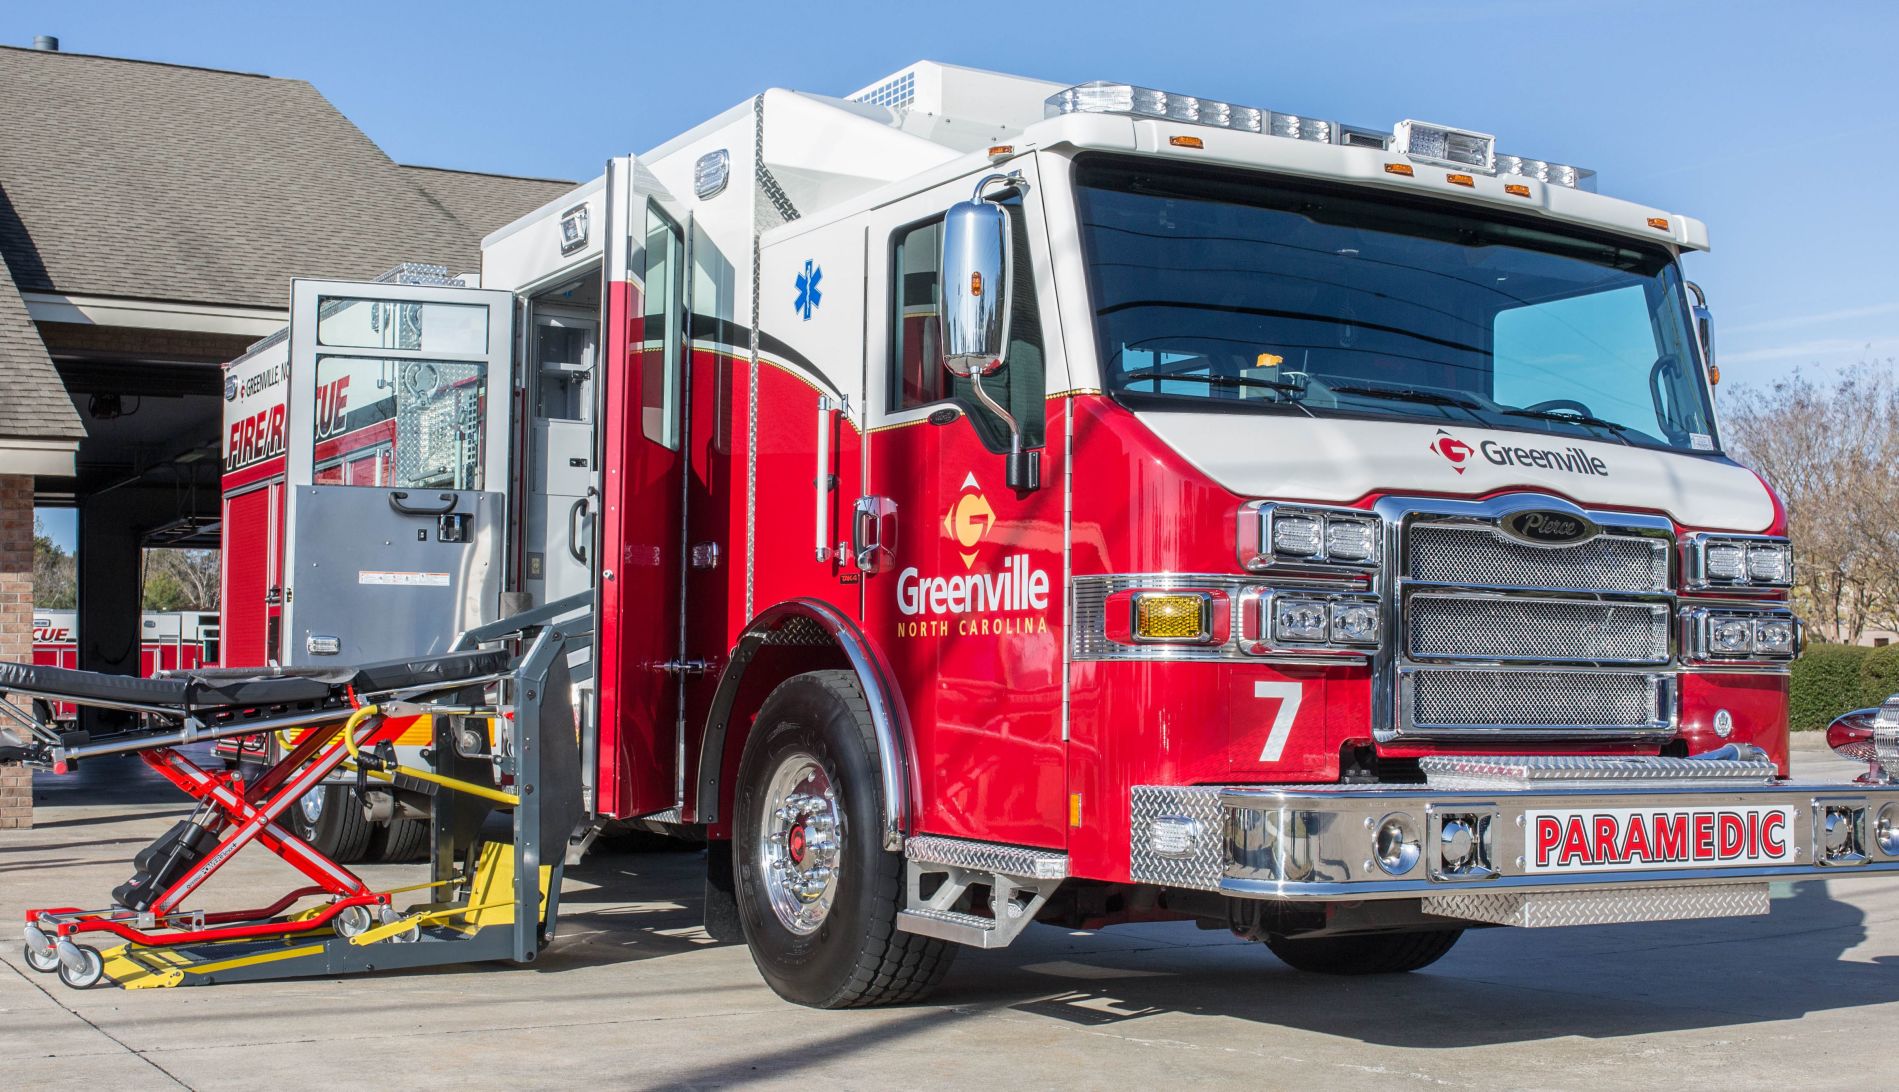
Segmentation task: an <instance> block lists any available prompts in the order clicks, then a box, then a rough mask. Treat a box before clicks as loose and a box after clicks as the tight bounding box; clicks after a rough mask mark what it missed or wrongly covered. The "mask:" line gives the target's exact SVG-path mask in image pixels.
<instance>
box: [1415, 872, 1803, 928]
mask: <svg viewBox="0 0 1899 1092" xmlns="http://www.w3.org/2000/svg"><path fill="white" fill-rule="evenodd" d="M1423 901H1424V912H1425V913H1427V914H1434V915H1436V916H1438V917H1441V918H1462V919H1464V920H1466V921H1484V922H1489V923H1491V924H1493V925H1515V926H1517V927H1519V928H1523V929H1545V928H1553V927H1556V926H1562V925H1621V924H1624V923H1627V922H1636V921H1691V920H1694V919H1697V918H1739V917H1748V916H1751V915H1757V914H1765V913H1767V911H1768V898H1767V885H1766V884H1764V883H1729V884H1706V885H1703V886H1699V887H1679V886H1674V887H1623V888H1616V889H1613V890H1606V891H1525V892H1518V893H1510V892H1504V891H1489V892H1476V891H1472V892H1463V893H1460V894H1455V895H1430V896H1426V897H1425V899H1424V900H1423Z"/></svg>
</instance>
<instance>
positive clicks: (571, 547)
mask: <svg viewBox="0 0 1899 1092" xmlns="http://www.w3.org/2000/svg"><path fill="white" fill-rule="evenodd" d="M586 515H587V498H585V497H582V498H580V499H579V500H577V501H575V502H574V506H573V507H572V508H569V509H568V510H567V552H568V553H569V554H572V555H573V558H574V560H575V561H578V562H580V563H581V564H582V565H585V564H586V563H587V548H586V547H585V546H582V545H581V544H580V527H581V522H582V521H583V520H584V519H585V518H586Z"/></svg>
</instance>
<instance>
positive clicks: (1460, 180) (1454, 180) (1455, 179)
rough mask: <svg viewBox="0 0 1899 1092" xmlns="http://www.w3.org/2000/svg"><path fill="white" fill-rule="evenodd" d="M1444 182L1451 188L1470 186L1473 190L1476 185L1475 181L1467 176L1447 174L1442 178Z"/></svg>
mask: <svg viewBox="0 0 1899 1092" xmlns="http://www.w3.org/2000/svg"><path fill="white" fill-rule="evenodd" d="M1444 181H1446V182H1449V183H1450V184H1451V185H1453V186H1470V187H1472V188H1475V187H1476V185H1477V180H1476V179H1475V178H1472V177H1471V176H1470V175H1467V174H1447V175H1445V176H1444Z"/></svg>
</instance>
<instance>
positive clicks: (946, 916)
mask: <svg viewBox="0 0 1899 1092" xmlns="http://www.w3.org/2000/svg"><path fill="white" fill-rule="evenodd" d="M903 853H904V857H905V858H906V861H905V863H904V874H905V875H904V879H905V883H904V891H905V896H906V899H905V907H904V909H903V910H902V912H900V913H899V914H898V915H897V928H898V929H901V930H902V931H904V932H906V933H915V934H917V935H919V936H927V937H935V938H936V939H938V940H948V941H953V942H955V943H957V944H966V945H968V946H970V947H972V948H1005V947H1007V946H1008V945H1009V943H1010V942H1011V941H1013V940H1015V938H1016V937H1017V936H1019V935H1021V933H1022V930H1023V929H1026V928H1028V924H1029V922H1031V921H1034V920H1035V915H1036V913H1037V912H1038V911H1040V910H1041V909H1042V904H1043V903H1045V902H1047V901H1048V897H1049V896H1050V895H1052V894H1054V893H1055V889H1056V888H1058V887H1060V886H1061V885H1062V881H1063V880H1065V879H1067V878H1068V855H1067V854H1065V853H1058V852H1055V851H1054V850H1048V849H1028V848H1024V847H1022V846H1009V845H1000V844H998V843H995V842H975V841H970V840H968V839H964V838H943V837H939V836H936V835H930V834H924V835H918V836H917V837H915V838H911V839H909V840H908V841H906V842H905V843H904V846H903ZM972 889H983V890H986V891H987V897H984V896H983V895H982V894H981V893H980V892H978V891H974V890H972ZM982 911H987V914H986V915H985V914H984V913H983V912H982Z"/></svg>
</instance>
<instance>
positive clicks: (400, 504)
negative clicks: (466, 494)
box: [389, 490, 461, 516]
mask: <svg viewBox="0 0 1899 1092" xmlns="http://www.w3.org/2000/svg"><path fill="white" fill-rule="evenodd" d="M438 498H439V499H440V500H441V502H442V503H441V504H440V505H439V506H436V507H426V506H423V505H414V504H409V503H408V500H409V494H407V493H405V492H403V491H401V490H397V491H396V492H394V493H391V494H389V507H391V508H393V509H395V510H396V511H398V512H401V513H402V514H403V515H405V516H446V515H448V514H449V513H450V512H453V511H454V510H455V505H456V504H457V503H458V502H459V501H460V500H461V498H460V497H457V496H456V495H455V494H453V493H441V494H438Z"/></svg>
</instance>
